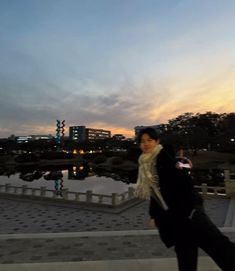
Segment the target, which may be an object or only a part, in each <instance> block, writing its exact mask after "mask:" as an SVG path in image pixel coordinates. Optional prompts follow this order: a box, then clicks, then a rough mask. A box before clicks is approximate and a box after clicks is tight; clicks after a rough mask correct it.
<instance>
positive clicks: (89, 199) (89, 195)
mask: <svg viewBox="0 0 235 271" xmlns="http://www.w3.org/2000/svg"><path fill="white" fill-rule="evenodd" d="M86 202H92V190H87V191H86Z"/></svg>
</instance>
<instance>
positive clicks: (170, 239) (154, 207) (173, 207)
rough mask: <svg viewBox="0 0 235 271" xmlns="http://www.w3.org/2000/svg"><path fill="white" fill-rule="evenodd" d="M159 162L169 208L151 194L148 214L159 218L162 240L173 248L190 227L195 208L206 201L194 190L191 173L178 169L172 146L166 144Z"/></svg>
mask: <svg viewBox="0 0 235 271" xmlns="http://www.w3.org/2000/svg"><path fill="white" fill-rule="evenodd" d="M156 162H157V163H156V167H157V173H158V176H159V186H160V191H161V194H162V196H163V198H164V200H165V202H166V204H167V205H168V207H169V210H168V211H165V210H163V209H162V208H161V206H159V204H158V203H157V201H156V200H155V199H154V198H153V197H151V199H150V208H149V214H150V216H151V217H152V218H154V219H155V221H156V224H157V227H158V229H159V233H160V236H161V239H162V241H163V242H164V243H165V245H166V246H167V247H170V246H172V245H174V243H175V238H176V237H178V236H179V235H180V234H183V233H184V232H185V231H187V230H189V227H190V225H189V224H190V220H189V218H188V217H189V216H190V214H191V212H192V210H193V209H195V208H198V207H199V208H202V206H203V200H202V198H201V197H200V195H199V194H198V193H197V192H196V191H195V189H194V187H193V182H192V179H191V176H190V175H189V174H188V172H187V171H186V170H184V169H177V168H176V159H175V155H174V151H173V148H172V147H171V146H164V148H163V149H162V150H161V152H160V153H159V155H158V157H157V161H156Z"/></svg>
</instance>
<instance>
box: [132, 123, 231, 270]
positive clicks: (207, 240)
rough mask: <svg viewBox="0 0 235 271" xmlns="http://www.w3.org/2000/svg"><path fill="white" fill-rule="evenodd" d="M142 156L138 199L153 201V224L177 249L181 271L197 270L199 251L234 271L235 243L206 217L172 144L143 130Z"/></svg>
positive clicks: (151, 130)
mask: <svg viewBox="0 0 235 271" xmlns="http://www.w3.org/2000/svg"><path fill="white" fill-rule="evenodd" d="M137 142H138V143H139V146H140V149H141V150H142V154H141V155H140V157H139V169H138V179H137V186H136V196H138V197H140V198H143V199H150V205H149V214H150V217H151V220H150V224H153V223H154V224H155V226H156V227H157V228H158V230H159V234H160V238H161V240H162V241H163V243H164V244H165V245H166V246H167V247H168V248H169V247H172V246H174V249H175V252H176V256H177V262H178V269H179V271H196V270H197V259H198V248H201V249H203V250H204V251H205V252H206V253H207V254H208V255H209V256H210V257H211V258H212V259H213V260H214V261H215V263H216V264H217V265H218V266H219V267H220V268H221V270H223V271H235V244H234V243H233V242H231V241H230V240H229V238H228V237H226V236H225V235H223V234H222V233H221V232H220V231H219V229H218V228H217V227H216V226H215V225H214V224H213V223H212V222H211V220H210V219H209V217H208V216H207V215H206V213H205V210H204V206H203V200H202V198H201V196H200V195H199V194H198V193H197V192H196V191H195V189H194V187H193V183H192V179H191V176H190V175H189V174H187V172H185V171H184V170H182V168H181V167H179V166H178V164H177V160H176V157H175V153H174V149H173V147H172V146H171V145H165V146H164V147H163V146H162V145H161V144H160V140H159V137H158V134H157V133H156V131H155V130H154V129H153V128H151V127H148V128H144V129H142V130H141V131H140V132H139V135H138V137H137Z"/></svg>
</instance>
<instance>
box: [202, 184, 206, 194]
mask: <svg viewBox="0 0 235 271" xmlns="http://www.w3.org/2000/svg"><path fill="white" fill-rule="evenodd" d="M206 194H207V184H206V183H202V195H206Z"/></svg>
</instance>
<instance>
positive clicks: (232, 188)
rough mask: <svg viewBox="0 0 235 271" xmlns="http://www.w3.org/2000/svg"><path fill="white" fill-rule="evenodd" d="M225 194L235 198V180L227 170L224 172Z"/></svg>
mask: <svg viewBox="0 0 235 271" xmlns="http://www.w3.org/2000/svg"><path fill="white" fill-rule="evenodd" d="M224 184H225V193H226V195H227V196H232V197H234V196H235V180H233V179H231V172H230V171H229V170H228V169H226V170H225V171H224Z"/></svg>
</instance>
